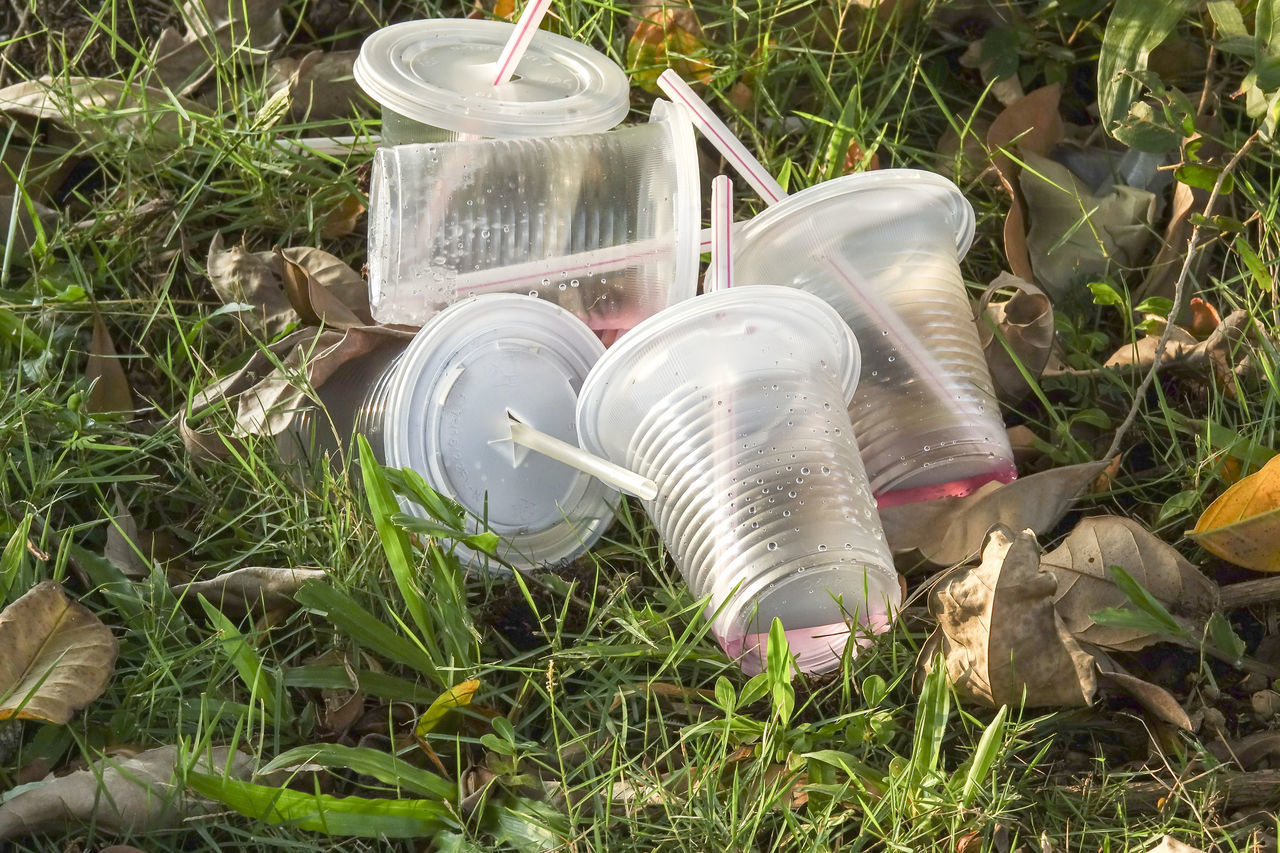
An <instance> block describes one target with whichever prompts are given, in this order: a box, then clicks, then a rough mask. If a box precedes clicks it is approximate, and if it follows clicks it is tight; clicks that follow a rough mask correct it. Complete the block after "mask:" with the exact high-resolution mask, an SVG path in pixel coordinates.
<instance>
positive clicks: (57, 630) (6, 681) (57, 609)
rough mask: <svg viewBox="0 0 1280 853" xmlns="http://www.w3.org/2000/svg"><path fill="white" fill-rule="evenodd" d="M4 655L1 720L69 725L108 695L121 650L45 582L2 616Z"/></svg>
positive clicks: (104, 628)
mask: <svg viewBox="0 0 1280 853" xmlns="http://www.w3.org/2000/svg"><path fill="white" fill-rule="evenodd" d="M0 649H3V650H4V654H2V655H0V720H4V719H10V718H13V717H16V718H18V719H24V720H44V721H46V722H50V723H58V724H65V723H66V722H67V721H69V720H70V719H71V715H72V714H74V713H75V712H76V711H78V710H80V709H81V708H83V707H84V706H85V705H88V704H89V703H90V702H92V701H93V700H94V699H97V698H98V697H99V696H100V695H102V691H103V690H105V689H106V686H107V682H108V681H110V680H111V673H112V670H113V669H114V667H115V663H116V651H117V644H116V638H115V637H114V636H113V635H112V634H111V629H110V628H108V627H107V626H106V625H103V624H102V622H101V621H99V619H98V617H97V616H95V615H93V613H92V612H91V611H90V610H89V609H88V608H87V607H85V606H84V605H82V604H80V603H79V602H75V601H72V600H70V599H69V598H67V596H66V594H65V593H64V592H63V591H62V587H60V586H58V584H56V583H53V582H52V581H45V582H44V583H40V584H37V585H36V586H34V587H32V588H31V590H30V591H28V592H27V593H26V594H25V595H23V596H22V597H21V598H19V599H17V600H16V601H14V602H13V603H12V604H10V605H9V606H8V607H6V608H5V609H4V611H3V612H0ZM3 837H4V834H3V833H2V832H0V838H3Z"/></svg>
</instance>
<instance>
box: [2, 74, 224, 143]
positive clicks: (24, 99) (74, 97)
mask: <svg viewBox="0 0 1280 853" xmlns="http://www.w3.org/2000/svg"><path fill="white" fill-rule="evenodd" d="M0 113H3V114H5V115H7V116H8V117H9V118H11V119H15V120H23V121H26V122H33V121H46V122H52V123H54V124H56V125H57V126H58V127H59V128H61V129H62V130H63V131H64V132H65V133H70V134H71V135H72V136H71V137H70V138H68V137H65V136H64V137H62V138H59V139H58V140H56V141H57V143H58V144H66V143H67V142H68V141H69V139H74V138H77V137H78V138H79V139H81V140H83V141H84V142H86V143H89V144H106V145H110V144H112V143H113V142H115V141H117V140H119V139H130V140H134V141H136V142H137V143H139V144H141V145H146V146H158V147H176V146H178V145H181V144H182V142H183V135H182V128H183V124H184V123H185V122H187V121H189V120H190V118H189V116H190V115H208V111H207V110H205V109H204V108H203V107H201V106H199V105H198V104H196V103H194V102H192V101H187V100H185V99H183V98H180V97H178V96H176V95H173V94H172V93H170V92H166V91H164V90H163V89H156V88H152V87H150V86H140V85H138V84H136V83H129V82H124V81H120V80H106V79H102V78H96V77H60V78H54V77H41V78H39V79H38V80H25V81H23V82H21V83H14V84H13V85H12V86H7V87H5V88H4V89H0Z"/></svg>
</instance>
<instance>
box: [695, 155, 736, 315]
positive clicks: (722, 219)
mask: <svg viewBox="0 0 1280 853" xmlns="http://www.w3.org/2000/svg"><path fill="white" fill-rule="evenodd" d="M732 225H733V181H731V180H729V176H728V175H718V176H716V178H715V180H713V181H712V182H711V267H710V269H708V270H707V277H706V280H705V281H704V282H703V284H702V290H703V292H704V293H712V292H714V291H717V290H728V289H729V288H730V287H732V286H733V254H732V250H733V246H732V241H733V235H732V234H731V233H730V232H731V230H732V228H731V226H732Z"/></svg>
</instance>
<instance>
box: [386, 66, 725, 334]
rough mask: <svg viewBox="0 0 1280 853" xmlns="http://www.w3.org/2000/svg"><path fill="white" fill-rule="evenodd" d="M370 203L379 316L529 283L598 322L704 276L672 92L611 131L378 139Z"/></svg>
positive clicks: (629, 320)
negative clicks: (639, 118) (418, 141)
mask: <svg viewBox="0 0 1280 853" xmlns="http://www.w3.org/2000/svg"><path fill="white" fill-rule="evenodd" d="M522 67H523V66H522ZM369 211H370V212H369V301H370V306H371V308H372V311H373V315H374V317H375V318H377V319H378V320H380V321H382V322H392V323H421V322H425V321H426V320H427V318H429V317H430V316H431V315H432V314H434V313H435V312H436V311H439V310H440V309H442V308H444V307H445V306H447V305H449V304H451V303H453V302H454V301H456V300H458V299H459V298H461V297H464V296H467V295H470V294H475V293H494V292H509V293H528V294H531V295H537V296H540V297H542V298H544V299H547V300H549V301H551V302H554V303H556V304H558V305H560V306H562V307H564V308H566V309H568V310H570V311H572V312H573V313H574V314H576V315H577V316H578V317H579V318H581V319H582V320H584V321H585V322H586V323H587V325H588V326H590V327H591V328H592V329H593V330H595V331H596V332H597V333H600V334H602V335H603V334H604V333H606V332H609V331H614V332H620V331H623V330H626V329H629V328H631V327H632V326H634V325H635V324H636V323H638V322H639V321H640V320H642V319H644V318H645V317H648V316H650V315H652V314H655V313H657V312H658V311H660V310H661V309H663V308H665V307H667V306H668V305H670V304H672V303H674V302H678V301H680V300H682V299H686V298H688V297H690V296H692V295H693V294H694V292H695V289H696V287H697V272H698V241H699V234H700V225H701V208H700V200H699V186H698V169H697V151H696V149H695V147H694V138H693V128H692V126H691V125H690V123H689V120H688V114H687V112H686V111H685V110H684V108H683V107H680V106H677V105H673V104H669V103H667V102H665V101H659V102H658V103H656V104H655V105H654V108H653V113H652V115H651V117H650V121H649V122H648V123H647V124H641V125H636V126H633V127H626V128H621V129H619V130H612V131H608V132H606V133H595V134H581V135H578V136H560V137H553V138H538V139H504V140H485V141H481V142H465V143H463V142H455V143H441V144H437V145H399V146H395V147H392V148H383V149H381V150H380V151H379V152H378V154H377V156H376V158H375V160H374V168H373V178H372V184H371V188H370V193H369Z"/></svg>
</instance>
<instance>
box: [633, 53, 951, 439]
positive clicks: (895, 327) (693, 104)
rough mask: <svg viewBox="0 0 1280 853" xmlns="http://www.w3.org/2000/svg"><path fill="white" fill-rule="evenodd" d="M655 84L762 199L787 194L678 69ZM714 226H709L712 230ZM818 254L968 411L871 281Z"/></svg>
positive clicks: (942, 396) (943, 392) (939, 392)
mask: <svg viewBox="0 0 1280 853" xmlns="http://www.w3.org/2000/svg"><path fill="white" fill-rule="evenodd" d="M658 87H659V88H660V89H662V91H663V92H664V93H666V95H667V96H668V97H669V98H671V99H672V100H673V101H678V102H679V103H681V104H684V105H685V106H686V107H688V108H689V112H690V114H691V115H692V117H693V125H694V127H696V128H697V129H698V131H699V132H700V133H701V134H702V135H703V136H705V137H706V138H707V140H708V141H709V142H710V143H711V144H712V145H713V146H715V149H716V150H717V151H719V152H720V154H721V155H723V156H724V158H725V159H726V160H728V161H729V164H730V165H731V166H733V168H734V169H735V170H736V171H737V172H738V174H740V175H742V177H743V178H745V179H746V181H747V183H749V184H750V185H751V186H752V188H754V189H755V191H756V192H758V193H759V194H760V197H761V198H763V199H764V200H765V203H766V204H769V205H773V204H776V203H778V202H779V201H782V200H783V199H784V198H786V197H787V191H786V190H784V189H783V188H782V187H781V186H780V185H779V184H778V182H777V181H775V180H774V179H773V176H772V175H770V174H769V172H768V170H766V169H765V167H764V165H763V164H761V162H760V161H759V160H757V159H756V158H755V157H754V156H753V155H752V154H751V152H749V151H748V150H747V147H746V146H745V145H743V144H742V141H741V140H740V139H738V138H737V137H736V136H734V135H733V131H731V130H729V128H728V126H727V125H726V124H725V123H724V122H722V121H721V120H720V119H719V118H718V117H717V116H716V114H715V113H713V112H712V111H711V108H710V107H708V106H707V104H706V102H705V101H703V100H702V99H701V98H699V97H698V95H697V93H695V92H694V91H693V89H691V88H689V84H687V83H685V82H684V80H682V79H680V75H678V74H676V73H675V71H674V70H672V69H670V68H668V69H667V70H666V71H664V72H662V76H660V77H659V78H658ZM714 230H715V229H714V227H713V228H712V231H713V232H714ZM713 239H714V233H713ZM822 259H823V260H824V261H825V262H826V263H827V265H828V266H830V267H831V269H832V270H833V271H834V272H835V274H836V276H837V277H838V278H839V279H840V281H842V282H843V283H844V285H845V287H846V288H847V289H848V291H849V292H850V293H851V294H852V295H853V297H854V299H856V300H857V301H858V303H859V304H860V305H861V307H862V309H863V310H864V311H866V312H867V314H868V315H870V316H871V317H872V318H874V320H875V322H876V323H877V324H879V326H880V329H881V330H882V331H885V332H888V333H889V335H888V337H889V338H890V340H891V341H892V342H893V343H894V344H895V345H896V346H897V348H898V350H899V351H900V352H901V353H902V355H903V357H904V358H905V359H906V360H907V361H909V362H910V363H911V366H912V368H913V369H914V370H915V372H916V373H917V374H918V375H919V376H920V378H921V379H922V380H924V382H926V383H927V384H928V385H929V387H930V388H932V389H933V393H934V396H935V397H937V398H938V400H940V401H941V402H942V403H943V404H944V405H946V406H947V407H948V408H950V409H951V410H952V411H953V412H957V413H959V414H968V413H969V407H968V406H965V405H963V404H962V403H961V401H959V400H957V399H956V398H955V396H954V395H953V394H952V393H951V388H950V386H949V383H948V382H947V381H946V378H945V376H946V374H945V373H944V372H943V370H942V368H941V366H940V365H939V364H938V362H937V359H935V358H934V357H933V354H932V353H931V352H929V350H928V349H926V348H925V346H924V344H922V343H921V342H920V339H919V338H917V337H916V336H915V334H914V333H913V332H912V331H911V329H909V328H908V327H907V325H906V323H904V322H902V318H900V317H899V316H898V314H897V312H896V311H894V310H893V309H892V308H890V307H889V306H888V305H887V304H886V303H885V302H884V300H882V299H881V298H880V296H879V295H878V294H877V293H876V292H875V290H874V288H872V287H871V286H870V283H869V282H867V281H866V279H864V278H863V277H862V276H860V275H858V274H857V273H856V272H854V271H853V270H851V269H849V268H848V267H847V265H846V264H845V263H844V261H843V259H842V258H837V257H832V256H831V255H825V254H824V255H823V256H822Z"/></svg>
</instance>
